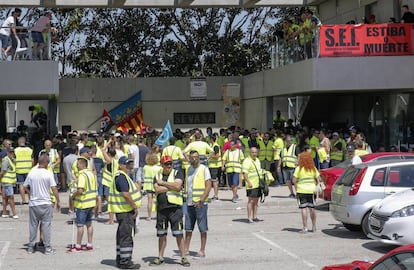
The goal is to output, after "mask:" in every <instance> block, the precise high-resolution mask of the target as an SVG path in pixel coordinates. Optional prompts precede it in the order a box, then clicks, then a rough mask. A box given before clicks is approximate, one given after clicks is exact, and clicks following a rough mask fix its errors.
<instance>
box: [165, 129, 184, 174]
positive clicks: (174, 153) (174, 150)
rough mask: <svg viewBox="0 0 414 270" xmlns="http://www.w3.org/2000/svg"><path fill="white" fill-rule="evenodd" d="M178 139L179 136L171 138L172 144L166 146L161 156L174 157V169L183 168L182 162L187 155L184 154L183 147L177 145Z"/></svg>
mask: <svg viewBox="0 0 414 270" xmlns="http://www.w3.org/2000/svg"><path fill="white" fill-rule="evenodd" d="M176 141H177V138H175V137H174V136H173V137H171V138H170V145H168V146H166V147H165V148H164V149H163V150H162V154H161V158H162V157H164V156H170V157H171V158H172V159H173V167H174V169H175V170H181V164H182V161H183V160H184V159H185V157H184V155H183V152H182V150H181V148H180V147H178V146H176V145H175V143H176Z"/></svg>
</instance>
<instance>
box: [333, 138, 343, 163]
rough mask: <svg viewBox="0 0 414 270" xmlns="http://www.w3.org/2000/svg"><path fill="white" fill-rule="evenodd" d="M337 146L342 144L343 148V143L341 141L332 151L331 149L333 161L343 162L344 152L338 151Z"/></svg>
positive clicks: (338, 141)
mask: <svg viewBox="0 0 414 270" xmlns="http://www.w3.org/2000/svg"><path fill="white" fill-rule="evenodd" d="M337 144H341V146H342V143H341V141H340V140H337V141H336V142H335V143H334V144H333V147H332V149H331V160H337V161H342V160H343V156H344V155H343V151H342V150H338V149H336V147H335V146H336V145H337Z"/></svg>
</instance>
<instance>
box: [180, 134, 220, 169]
mask: <svg viewBox="0 0 414 270" xmlns="http://www.w3.org/2000/svg"><path fill="white" fill-rule="evenodd" d="M194 138H195V141H194V142H191V143H189V144H188V145H187V146H186V147H185V148H184V155H185V156H188V154H189V153H190V152H191V151H197V152H198V153H199V154H200V162H201V164H203V165H205V166H207V158H208V156H207V155H208V154H210V153H212V152H214V151H213V148H211V147H210V145H208V143H206V142H204V141H202V135H201V133H199V132H196V133H195V134H194ZM187 159H188V158H187Z"/></svg>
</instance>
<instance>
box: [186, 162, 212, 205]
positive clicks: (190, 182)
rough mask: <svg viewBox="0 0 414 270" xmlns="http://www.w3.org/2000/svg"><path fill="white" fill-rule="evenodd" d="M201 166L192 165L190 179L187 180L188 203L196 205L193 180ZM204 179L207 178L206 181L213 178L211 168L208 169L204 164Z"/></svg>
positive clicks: (189, 169)
mask: <svg viewBox="0 0 414 270" xmlns="http://www.w3.org/2000/svg"><path fill="white" fill-rule="evenodd" d="M199 168H200V167H198V168H197V169H195V168H194V167H193V166H190V168H188V179H187V181H188V190H187V194H188V198H187V204H188V205H194V202H193V180H194V177H195V175H196V172H197V170H198V169H199ZM204 179H205V181H209V180H211V175H210V170H209V169H208V167H207V166H204Z"/></svg>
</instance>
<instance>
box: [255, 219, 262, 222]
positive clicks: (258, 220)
mask: <svg viewBox="0 0 414 270" xmlns="http://www.w3.org/2000/svg"><path fill="white" fill-rule="evenodd" d="M253 221H254V222H260V221H263V220H262V219H258V218H254V219H253Z"/></svg>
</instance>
